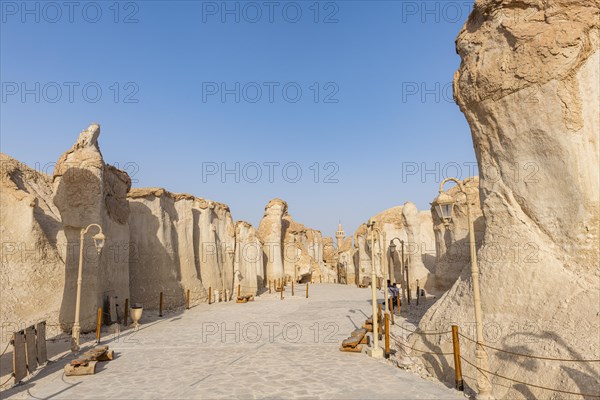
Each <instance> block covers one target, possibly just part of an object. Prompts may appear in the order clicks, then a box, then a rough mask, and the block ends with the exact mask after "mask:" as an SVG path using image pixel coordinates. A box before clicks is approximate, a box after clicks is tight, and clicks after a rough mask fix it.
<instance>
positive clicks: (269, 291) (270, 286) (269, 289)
mask: <svg viewBox="0 0 600 400" xmlns="http://www.w3.org/2000/svg"><path fill="white" fill-rule="evenodd" d="M269 294H271V280H270V279H269Z"/></svg>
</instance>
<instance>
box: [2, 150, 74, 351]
mask: <svg viewBox="0 0 600 400" xmlns="http://www.w3.org/2000/svg"><path fill="white" fill-rule="evenodd" d="M0 221H1V223H0V243H1V248H0V260H1V268H0V286H1V289H0V290H1V292H2V293H1V295H0V297H1V301H0V320H1V321H2V331H3V335H2V338H0V342H2V343H5V342H6V341H7V340H8V339H10V335H9V333H11V332H13V331H15V330H19V329H23V328H25V327H26V326H29V325H30V324H33V323H37V322H39V321H42V320H45V321H46V322H47V327H48V336H54V335H56V334H58V333H60V330H59V329H57V327H58V323H59V318H58V315H59V312H60V308H61V303H62V297H63V290H64V286H65V269H64V265H65V261H64V260H65V257H66V249H67V246H66V238H65V236H64V233H63V231H62V224H61V220H60V213H59V212H58V210H57V208H56V206H55V205H54V204H53V202H52V179H51V177H50V176H48V175H45V174H42V173H40V172H38V171H35V170H33V169H31V168H29V167H27V166H26V165H24V164H22V163H20V162H19V161H17V160H15V159H13V158H11V157H9V156H7V155H5V154H1V153H0Z"/></svg>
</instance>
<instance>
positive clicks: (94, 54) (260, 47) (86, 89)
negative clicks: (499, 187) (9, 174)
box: [0, 1, 475, 235]
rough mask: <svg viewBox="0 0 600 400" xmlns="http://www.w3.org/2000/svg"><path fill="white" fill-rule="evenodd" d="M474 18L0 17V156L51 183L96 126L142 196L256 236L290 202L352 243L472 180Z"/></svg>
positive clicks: (334, 6)
mask: <svg viewBox="0 0 600 400" xmlns="http://www.w3.org/2000/svg"><path fill="white" fill-rule="evenodd" d="M471 3H472V2H471V1H455V2H454V1H336V2H328V1H321V2H315V1H295V2H286V1H276V2H270V3H269V2H264V1H259V2H235V1H229V2H222V1H219V2H202V1H170V2H166V1H137V2H127V1H125V2H119V3H116V2H114V1H108V2H103V1H96V2H86V1H82V2H75V3H74V4H73V6H65V5H64V4H63V2H55V3H53V2H50V3H46V2H35V1H31V2H26V3H23V2H21V1H19V2H6V1H2V4H1V6H2V25H1V30H0V36H1V37H0V48H1V50H0V68H1V69H0V80H1V81H2V99H1V103H0V106H1V111H0V129H1V142H0V145H1V150H2V152H4V153H7V154H9V155H11V156H13V157H15V158H17V159H19V160H21V161H23V162H25V163H27V164H28V165H30V166H32V167H36V168H38V169H40V170H43V171H44V172H50V173H51V171H52V163H53V162H55V161H56V160H57V159H58V157H59V156H60V154H62V153H63V152H64V151H65V150H67V149H68V148H70V146H71V145H72V144H73V142H74V141H75V139H76V137H77V134H78V133H79V132H80V131H81V130H82V129H84V128H85V127H87V125H88V124H89V123H91V122H98V123H100V124H101V127H102V128H101V129H102V133H101V137H100V147H101V150H102V153H103V155H104V158H105V160H106V161H107V162H109V163H113V164H115V165H117V166H119V167H120V168H123V169H125V170H127V171H128V172H129V173H130V175H132V178H133V179H134V186H137V187H145V186H159V187H164V188H166V189H168V190H170V191H174V192H186V193H191V194H193V195H196V196H198V197H205V198H209V199H213V200H216V201H220V202H223V203H227V204H228V205H229V206H230V208H231V211H232V215H233V217H234V219H236V220H238V219H242V220H247V221H248V222H250V223H252V224H253V225H255V226H257V225H258V222H259V221H260V218H261V217H262V215H263V210H264V206H265V205H266V203H267V202H268V201H269V199H271V198H274V197H280V198H282V199H284V200H286V201H287V202H288V204H289V211H290V213H291V214H292V216H293V217H294V218H295V219H296V220H297V221H299V222H301V223H303V224H305V225H307V226H310V227H313V228H316V229H320V230H322V231H323V233H324V234H326V235H332V234H333V232H334V231H335V228H336V226H337V223H338V220H341V221H342V223H343V225H344V228H345V230H346V232H347V234H352V233H353V232H354V230H355V229H356V228H357V227H358V225H359V224H360V223H362V222H364V221H366V220H367V219H368V218H369V216H371V215H374V214H376V213H378V212H380V211H382V210H384V209H387V208H389V207H393V206H395V205H399V204H403V203H404V202H406V201H413V202H414V203H416V205H417V207H418V208H419V209H428V208H429V202H430V201H431V200H432V199H433V198H434V197H435V196H436V193H437V186H438V183H439V181H440V180H441V179H442V178H443V177H444V176H445V175H459V176H460V177H462V178H464V177H466V176H467V175H469V172H473V171H474V170H475V169H474V165H475V164H474V163H475V155H474V151H473V147H472V141H471V134H470V131H469V127H468V125H467V123H466V121H465V119H464V117H463V115H462V113H461V112H460V110H459V108H458V106H456V104H454V102H453V101H452V95H451V93H452V89H451V81H452V77H453V74H454V71H456V69H457V68H458V65H459V63H460V59H459V57H458V55H457V54H456V52H455V48H454V40H455V38H456V36H457V33H458V32H459V30H460V28H461V27H462V25H463V24H464V21H465V20H466V19H467V17H468V12H469V9H470V7H471ZM48 4H50V5H48ZM68 7H72V8H71V9H69V8H68ZM223 169H225V170H228V171H230V172H229V173H226V174H225V175H222V172H223ZM426 170H427V171H429V172H428V173H425V171H426ZM299 172H301V176H300V175H299V174H298V173H299ZM461 175H462V176H461Z"/></svg>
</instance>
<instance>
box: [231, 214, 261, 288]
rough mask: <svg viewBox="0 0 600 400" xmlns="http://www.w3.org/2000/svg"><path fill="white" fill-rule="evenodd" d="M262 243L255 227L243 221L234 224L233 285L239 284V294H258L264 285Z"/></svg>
mask: <svg viewBox="0 0 600 400" xmlns="http://www.w3.org/2000/svg"><path fill="white" fill-rule="evenodd" d="M263 265H264V264H263V250H262V243H261V242H260V240H258V237H257V235H256V229H254V227H253V226H252V225H250V224H249V223H247V222H245V221H238V222H237V223H236V224H235V264H234V279H235V287H234V289H235V290H237V285H238V284H239V285H240V294H241V295H247V294H258V292H259V290H260V289H262V288H264V287H265V273H264V268H263Z"/></svg>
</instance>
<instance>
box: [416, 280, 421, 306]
mask: <svg viewBox="0 0 600 400" xmlns="http://www.w3.org/2000/svg"><path fill="white" fill-rule="evenodd" d="M420 291H421V289H419V280H418V279H417V305H419V297H421V296H419V292H420Z"/></svg>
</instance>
